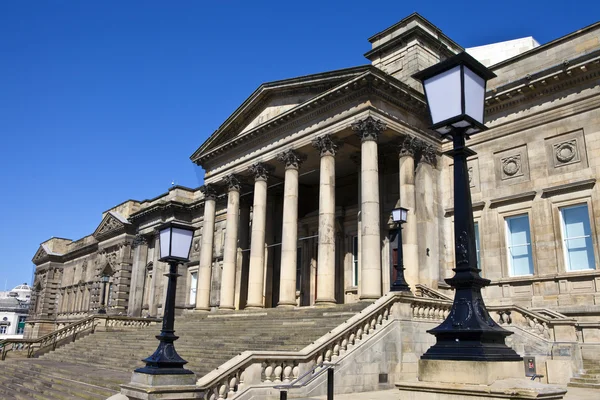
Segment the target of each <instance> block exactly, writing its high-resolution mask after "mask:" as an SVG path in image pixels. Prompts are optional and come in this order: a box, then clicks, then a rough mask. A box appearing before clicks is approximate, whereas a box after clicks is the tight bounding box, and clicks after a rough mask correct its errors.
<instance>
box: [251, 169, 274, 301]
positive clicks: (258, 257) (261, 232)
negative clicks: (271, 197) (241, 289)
mask: <svg viewBox="0 0 600 400" xmlns="http://www.w3.org/2000/svg"><path fill="white" fill-rule="evenodd" d="M250 172H252V173H253V174H254V203H253V205H252V233H251V238H250V268H249V269H250V271H249V273H248V302H247V304H246V308H263V307H264V299H263V290H264V277H265V227H266V222H267V178H268V177H269V169H268V167H267V166H266V165H265V164H262V163H256V164H254V165H252V166H251V167H250Z"/></svg>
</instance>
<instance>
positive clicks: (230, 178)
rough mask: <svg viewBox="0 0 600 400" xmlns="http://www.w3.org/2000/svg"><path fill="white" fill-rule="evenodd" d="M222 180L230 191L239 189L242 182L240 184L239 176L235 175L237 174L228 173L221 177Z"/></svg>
mask: <svg viewBox="0 0 600 400" xmlns="http://www.w3.org/2000/svg"><path fill="white" fill-rule="evenodd" d="M223 180H224V181H225V183H226V184H227V190H229V191H230V192H231V191H236V192H239V191H240V189H241V187H242V184H241V182H240V180H239V178H238V177H237V175H234V174H229V175H227V176H226V177H225V178H223Z"/></svg>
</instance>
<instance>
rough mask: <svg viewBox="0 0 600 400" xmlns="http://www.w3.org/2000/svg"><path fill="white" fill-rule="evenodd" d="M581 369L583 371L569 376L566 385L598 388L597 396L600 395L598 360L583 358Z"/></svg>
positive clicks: (599, 364) (599, 367)
mask: <svg viewBox="0 0 600 400" xmlns="http://www.w3.org/2000/svg"><path fill="white" fill-rule="evenodd" d="M583 369H584V371H585V372H584V373H582V374H577V376H576V377H573V378H571V382H569V384H568V385H567V386H569V387H580V388H595V389H599V392H598V396H600V361H598V360H583Z"/></svg>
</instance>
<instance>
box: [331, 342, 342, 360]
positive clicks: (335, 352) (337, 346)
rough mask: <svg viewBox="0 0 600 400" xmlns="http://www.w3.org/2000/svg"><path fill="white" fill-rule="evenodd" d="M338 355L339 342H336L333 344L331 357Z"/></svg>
mask: <svg viewBox="0 0 600 400" xmlns="http://www.w3.org/2000/svg"><path fill="white" fill-rule="evenodd" d="M339 355H340V345H339V343H336V344H335V345H334V346H333V353H332V356H333V357H337V356H339Z"/></svg>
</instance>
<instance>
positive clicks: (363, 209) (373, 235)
mask: <svg viewBox="0 0 600 400" xmlns="http://www.w3.org/2000/svg"><path fill="white" fill-rule="evenodd" d="M385 128H386V125H385V124H384V123H383V122H381V121H379V120H375V119H374V118H373V117H370V116H369V117H367V118H365V119H364V120H361V121H358V122H356V123H354V124H352V129H353V130H354V131H356V133H357V134H358V136H359V137H360V139H361V142H362V144H361V149H360V151H361V157H360V160H361V162H360V176H361V196H360V200H361V201H360V214H361V232H360V234H361V236H362V237H361V246H362V248H361V254H360V257H361V269H362V270H361V291H360V299H361V300H375V299H378V298H380V297H381V228H380V226H381V224H380V218H381V210H380V209H379V165H378V164H379V163H378V157H377V138H378V137H379V135H380V134H381V133H382V132H383V131H384V130H385Z"/></svg>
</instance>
